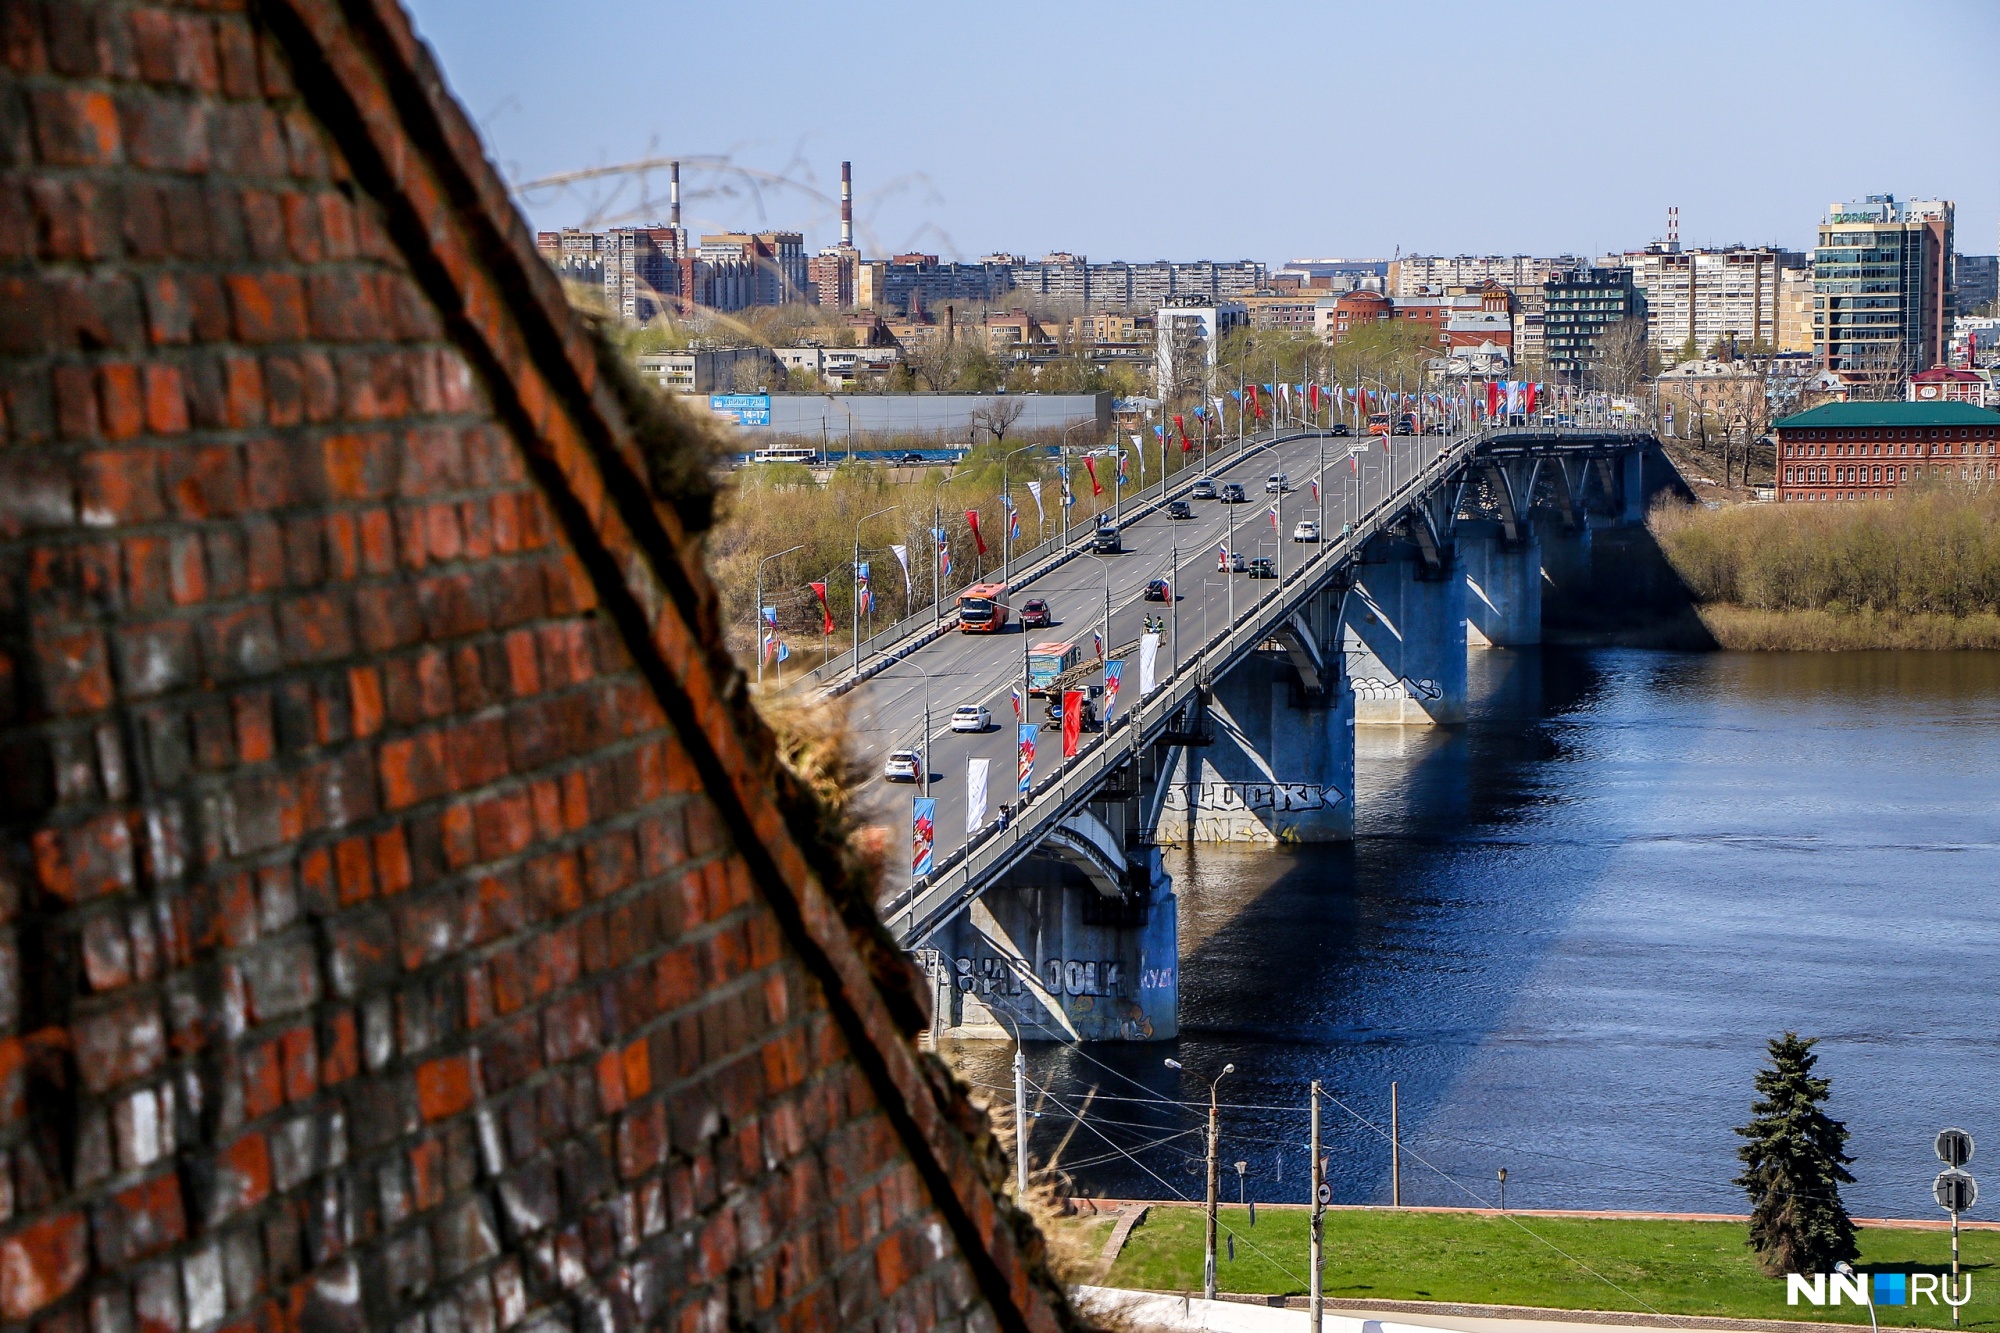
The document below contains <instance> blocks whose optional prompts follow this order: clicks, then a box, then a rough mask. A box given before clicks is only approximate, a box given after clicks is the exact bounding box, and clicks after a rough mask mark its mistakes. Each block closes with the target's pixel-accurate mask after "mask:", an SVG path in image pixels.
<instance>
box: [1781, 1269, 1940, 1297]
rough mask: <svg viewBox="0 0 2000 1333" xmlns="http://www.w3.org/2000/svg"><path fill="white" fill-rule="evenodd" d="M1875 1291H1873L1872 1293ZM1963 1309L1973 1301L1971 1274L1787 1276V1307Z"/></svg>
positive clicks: (1818, 1274)
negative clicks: (1844, 1304)
mask: <svg viewBox="0 0 2000 1333" xmlns="http://www.w3.org/2000/svg"><path fill="white" fill-rule="evenodd" d="M1871 1287H1872V1290H1871ZM1801 1299H1803V1300H1804V1301H1805V1302H1806V1304H1808V1305H1838V1304H1840V1303H1841V1302H1842V1301H1847V1302H1848V1303H1849V1304H1852V1305H1915V1304H1917V1302H1919V1301H1929V1302H1930V1303H1931V1304H1932V1305H1938V1304H1944V1305H1964V1304H1965V1303H1967V1302H1968V1301H1970V1300H1971V1299H1972V1274H1970V1273H1965V1274H1962V1275H1960V1276H1959V1277H1958V1278H1957V1279H1956V1285H1955V1286H1954V1279H1953V1278H1952V1276H1951V1274H1949V1273H1851V1274H1850V1273H1812V1274H1806V1273H1787V1274H1786V1275H1785V1304H1787V1305H1797V1304H1798V1303H1799V1301H1800V1300H1801Z"/></svg>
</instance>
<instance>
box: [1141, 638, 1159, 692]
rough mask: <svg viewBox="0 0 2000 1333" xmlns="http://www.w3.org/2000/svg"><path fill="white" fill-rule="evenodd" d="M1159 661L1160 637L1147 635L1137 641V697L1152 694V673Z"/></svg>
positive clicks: (1156, 668)
mask: <svg viewBox="0 0 2000 1333" xmlns="http://www.w3.org/2000/svg"><path fill="white" fill-rule="evenodd" d="M1159 661H1160V636H1159V635H1158V634H1148V635H1146V636H1145V637H1144V638H1142V639H1140V640H1139V697H1140V698H1142V699H1143V698H1145V697H1146V696H1147V695H1149V694H1151V693H1152V692H1153V679H1154V673H1155V672H1156V671H1157V670H1158V667H1159Z"/></svg>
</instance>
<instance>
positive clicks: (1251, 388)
mask: <svg viewBox="0 0 2000 1333" xmlns="http://www.w3.org/2000/svg"><path fill="white" fill-rule="evenodd" d="M1243 392H1245V393H1247V394H1249V395H1250V406H1252V407H1256V406H1257V386H1256V385H1254V384H1246V385H1244V386H1243ZM1257 415H1258V416H1260V417H1261V416H1263V415H1264V414H1263V412H1261V411H1260V412H1258V413H1257Z"/></svg>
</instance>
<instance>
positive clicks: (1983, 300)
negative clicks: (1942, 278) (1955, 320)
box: [1952, 255, 2000, 315]
mask: <svg viewBox="0 0 2000 1333" xmlns="http://www.w3.org/2000/svg"><path fill="white" fill-rule="evenodd" d="M1952 269H1953V272H1954V276H1953V278H1952V290H1953V296H1952V302H1953V304H1954V305H1955V306H1956V307H1957V310H1958V313H1959V314H1961V315H1973V314H1977V313H1979V311H1981V310H1982V309H1984V308H1985V307H1986V306H1989V305H1992V304H1993V302H1994V300H1995V299H1996V298H2000V255H1957V256H1954V259H1953V263H1952Z"/></svg>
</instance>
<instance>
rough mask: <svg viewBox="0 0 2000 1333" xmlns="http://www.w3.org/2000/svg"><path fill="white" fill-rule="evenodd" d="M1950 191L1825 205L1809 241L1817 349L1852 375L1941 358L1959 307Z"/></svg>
mask: <svg viewBox="0 0 2000 1333" xmlns="http://www.w3.org/2000/svg"><path fill="white" fill-rule="evenodd" d="M1955 211H1956V210H1955V207H1954V205H1953V204H1952V203H1951V201H1950V200H1947V199H1921V200H1910V201H1907V202H1898V201H1897V199H1896V197H1895V196H1894V195H1888V194H1871V195H1869V196H1867V197H1866V198H1864V199H1860V200H1856V201H1850V202H1845V203H1842V202H1835V203H1833V204H1830V205H1828V207H1827V211H1826V216H1825V217H1824V218H1823V219H1822V220H1821V222H1820V225H1819V244H1818V246H1817V247H1815V248H1814V250H1813V256H1812V264H1813V333H1814V350H1815V351H1817V352H1818V353H1819V356H1820V362H1821V364H1822V365H1824V366H1825V367H1826V368H1827V369H1829V370H1832V371H1835V372H1837V373H1839V374H1841V375H1843V376H1845V377H1847V378H1848V379H1850V380H1867V381H1878V382H1880V381H1901V380H1904V379H1907V378H1908V377H1909V376H1910V375H1911V374H1913V373H1915V372H1916V371H1919V370H1925V369H1928V368H1929V367H1931V366H1934V365H1936V364H1938V363H1939V362H1940V361H1941V360H1943V357H1944V354H1945V350H1946V347H1947V338H1948V335H1949V331H1950V329H1951V322H1952V316H1953V313H1954V312H1953V308H1952V292H1951V253H1952V225H1953V214H1954V213H1955Z"/></svg>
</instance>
